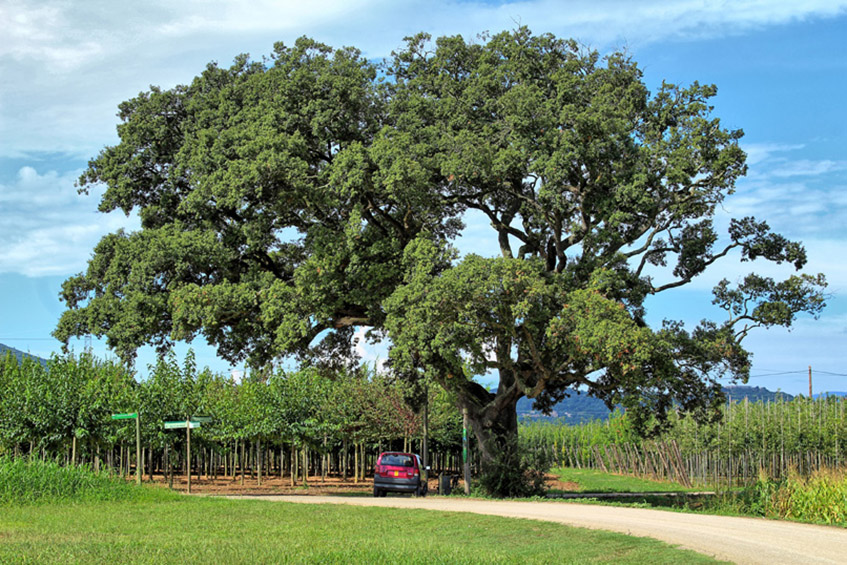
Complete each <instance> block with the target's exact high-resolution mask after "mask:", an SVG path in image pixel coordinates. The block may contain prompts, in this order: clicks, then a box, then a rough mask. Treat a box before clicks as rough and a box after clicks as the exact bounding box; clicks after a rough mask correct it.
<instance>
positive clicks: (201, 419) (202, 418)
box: [191, 416, 212, 424]
mask: <svg viewBox="0 0 847 565" xmlns="http://www.w3.org/2000/svg"><path fill="white" fill-rule="evenodd" d="M191 421H192V422H201V423H203V424H208V423H209V422H211V421H212V417H211V416H192V417H191Z"/></svg>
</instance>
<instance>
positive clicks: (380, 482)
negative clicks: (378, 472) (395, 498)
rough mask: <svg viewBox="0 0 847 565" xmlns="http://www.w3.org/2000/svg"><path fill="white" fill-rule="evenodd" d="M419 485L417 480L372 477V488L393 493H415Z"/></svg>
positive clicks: (419, 482)
mask: <svg viewBox="0 0 847 565" xmlns="http://www.w3.org/2000/svg"><path fill="white" fill-rule="evenodd" d="M420 484H421V481H420V479H418V478H414V479H405V478H399V477H374V488H378V489H382V490H390V491H395V492H415V491H416V490H418V487H420Z"/></svg>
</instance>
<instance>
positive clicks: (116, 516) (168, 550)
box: [0, 497, 714, 564]
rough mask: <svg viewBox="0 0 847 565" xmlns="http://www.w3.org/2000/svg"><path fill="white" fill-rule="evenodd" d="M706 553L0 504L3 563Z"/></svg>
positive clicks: (534, 533)
mask: <svg viewBox="0 0 847 565" xmlns="http://www.w3.org/2000/svg"><path fill="white" fill-rule="evenodd" d="M192 562H196V563H544V564H547V563H713V562H714V561H712V560H711V559H709V558H707V557H704V556H701V555H698V554H695V553H692V552H688V551H681V550H677V549H673V548H671V547H670V546H668V545H666V544H663V543H661V542H658V541H654V540H648V539H640V538H633V537H627V536H624V535H620V534H613V533H605V532H597V531H590V530H580V529H574V528H569V527H565V526H561V525H558V524H552V523H544V522H536V521H530V520H517V519H507V518H498V517H492V516H479V515H470V514H459V513H441V512H431V511H415V510H405V509H391V508H358V507H344V506H335V505H332V506H329V505H327V506H312V505H298V504H286V503H278V502H269V501H261V500H243V501H242V500H223V499H207V498H188V497H184V498H181V499H179V500H172V501H158V502H133V503H119V502H98V503H92V502H86V503H79V504H67V503H60V504H36V505H32V504H30V505H23V506H13V505H5V506H3V507H2V508H0V563H192Z"/></svg>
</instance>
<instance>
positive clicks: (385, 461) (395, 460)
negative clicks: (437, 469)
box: [380, 453, 415, 467]
mask: <svg viewBox="0 0 847 565" xmlns="http://www.w3.org/2000/svg"><path fill="white" fill-rule="evenodd" d="M380 463H381V464H382V465H394V466H395V467H414V466H415V464H414V462H413V461H412V456H411V455H397V454H394V453H386V454H385V455H383V456H382V460H381V461H380Z"/></svg>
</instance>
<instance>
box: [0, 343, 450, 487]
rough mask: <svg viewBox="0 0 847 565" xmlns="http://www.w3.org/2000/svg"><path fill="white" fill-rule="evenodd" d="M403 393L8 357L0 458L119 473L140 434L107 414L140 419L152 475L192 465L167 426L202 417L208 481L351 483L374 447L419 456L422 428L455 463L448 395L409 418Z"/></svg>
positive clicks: (172, 360)
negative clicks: (312, 476) (285, 478)
mask: <svg viewBox="0 0 847 565" xmlns="http://www.w3.org/2000/svg"><path fill="white" fill-rule="evenodd" d="M408 396H409V392H408V391H406V390H404V388H403V385H402V384H401V383H399V382H395V381H392V380H390V379H389V377H387V376H386V375H384V374H382V373H379V372H377V371H374V370H372V369H370V368H369V367H368V366H364V365H363V366H361V367H359V368H358V369H355V370H348V371H346V372H343V373H339V374H338V375H336V376H335V378H327V377H326V375H324V374H319V372H318V371H317V370H315V369H308V368H307V369H301V370H298V371H284V370H281V369H278V370H275V371H268V372H264V373H263V372H261V371H254V372H252V373H250V374H248V375H246V376H245V377H243V378H242V379H241V381H240V382H236V381H235V380H234V379H233V378H232V377H231V376H229V375H221V374H216V373H213V372H212V371H210V370H209V369H203V370H198V368H197V366H196V364H195V360H194V355H193V353H191V352H189V353H188V355H187V356H186V358H185V359H184V360H183V362H182V363H180V362H179V361H178V359H177V358H176V356H175V355H174V354H173V353H171V354H169V355H167V356H165V357H163V358H161V359H160V360H159V361H158V362H157V363H156V364H155V365H153V366H151V367H150V373H149V376H148V378H146V379H145V380H141V381H139V380H136V378H135V377H134V375H133V373H132V372H130V371H128V370H126V369H125V368H124V367H123V366H122V365H121V364H120V363H118V362H115V361H110V360H102V359H98V358H96V357H95V356H93V355H91V354H88V353H83V354H81V355H79V356H74V355H72V354H68V355H64V356H54V357H53V358H52V359H51V360H50V361H49V362H48V363H47V364H46V366H45V365H42V364H41V363H38V362H36V361H34V360H31V359H24V360H23V361H21V362H20V363H19V362H18V361H17V360H16V359H15V357H14V356H12V355H8V356H7V357H6V358H5V359H3V360H2V362H0V398H2V399H3V402H2V403H0V455H3V454H4V453H5V454H10V455H13V456H20V455H32V456H38V457H41V458H50V459H56V460H59V461H63V462H67V463H68V464H75V463H82V462H84V463H89V464H91V465H92V466H94V467H97V468H100V467H102V466H109V467H116V468H120V469H123V470H125V471H126V470H128V467H129V465H130V464H134V463H135V461H136V457H135V455H134V454H131V451H132V452H133V453H134V452H135V445H136V429H135V426H134V425H132V421H131V420H120V421H114V420H112V418H111V416H112V414H115V413H121V412H137V413H138V414H139V419H140V435H141V444H142V446H143V448H142V449H143V460H144V464H143V465H144V467H146V470H147V472H148V473H152V472H153V471H154V470H161V471H170V470H171V469H172V468H173V466H174V465H176V466H177V467H178V468H181V469H182V470H183V471H187V470H188V469H187V467H186V461H185V459H184V456H183V447H184V443H185V441H186V434H185V433H180V432H184V430H166V429H165V428H164V423H165V422H166V421H186V420H188V419H190V418H194V417H198V416H204V417H210V418H211V421H210V422H208V423H206V422H204V423H203V424H202V425H201V427H200V428H199V429H196V430H193V431H192V436H191V444H192V449H193V450H194V451H193V453H195V454H196V455H195V456H194V457H192V461H191V466H192V468H194V469H197V468H198V466H199V467H200V468H202V470H204V471H205V472H206V473H208V474H217V473H218V472H219V471H222V472H224V473H225V474H231V475H233V476H234V475H235V473H236V472H237V471H240V472H241V474H242V477H243V473H244V470H245V467H246V468H247V470H248V472H249V473H251V474H254V473H255V474H258V476H259V477H260V480H261V476H262V473H263V472H264V473H266V474H267V473H272V472H273V473H279V474H282V473H283V472H288V473H290V475H291V478H292V481H294V480H295V477H302V479H303V480H304V481H305V480H307V477H308V471H309V469H310V468H311V470H312V472H318V473H323V474H324V475H325V474H327V473H329V472H340V473H343V474H344V475H345V476H352V477H354V478H356V479H358V478H360V477H363V476H364V475H365V474H366V472H367V465H366V462H368V461H369V459H371V458H372V457H373V455H374V454H375V453H376V452H378V451H379V450H381V449H383V448H384V449H405V450H410V449H415V450H421V448H422V447H423V437H424V434H425V433H426V436H427V438H428V444H429V449H430V450H431V451H432V452H433V457H432V461H433V462H434V463H436V464H439V465H441V466H445V465H449V464H453V465H455V464H456V462H457V461H458V457H457V454H458V453H460V452H461V447H462V428H461V425H462V424H461V422H462V419H461V414H459V413H458V412H457V410H456V408H455V400H454V399H451V398H449V397H448V395H447V394H446V393H445V392H444V391H443V390H441V389H439V388H436V387H433V388H432V389H431V390H429V391H426V396H425V398H424V402H420V398H418V401H419V402H418V404H419V405H420V409H419V410H418V411H414V410H412V409H411V408H410V407H409V403H408V402H407V397H408ZM425 427H426V428H427V429H426V430H425V429H424V428H425ZM197 472H200V470H199V469H198V471H197ZM171 478H172V475H171Z"/></svg>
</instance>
